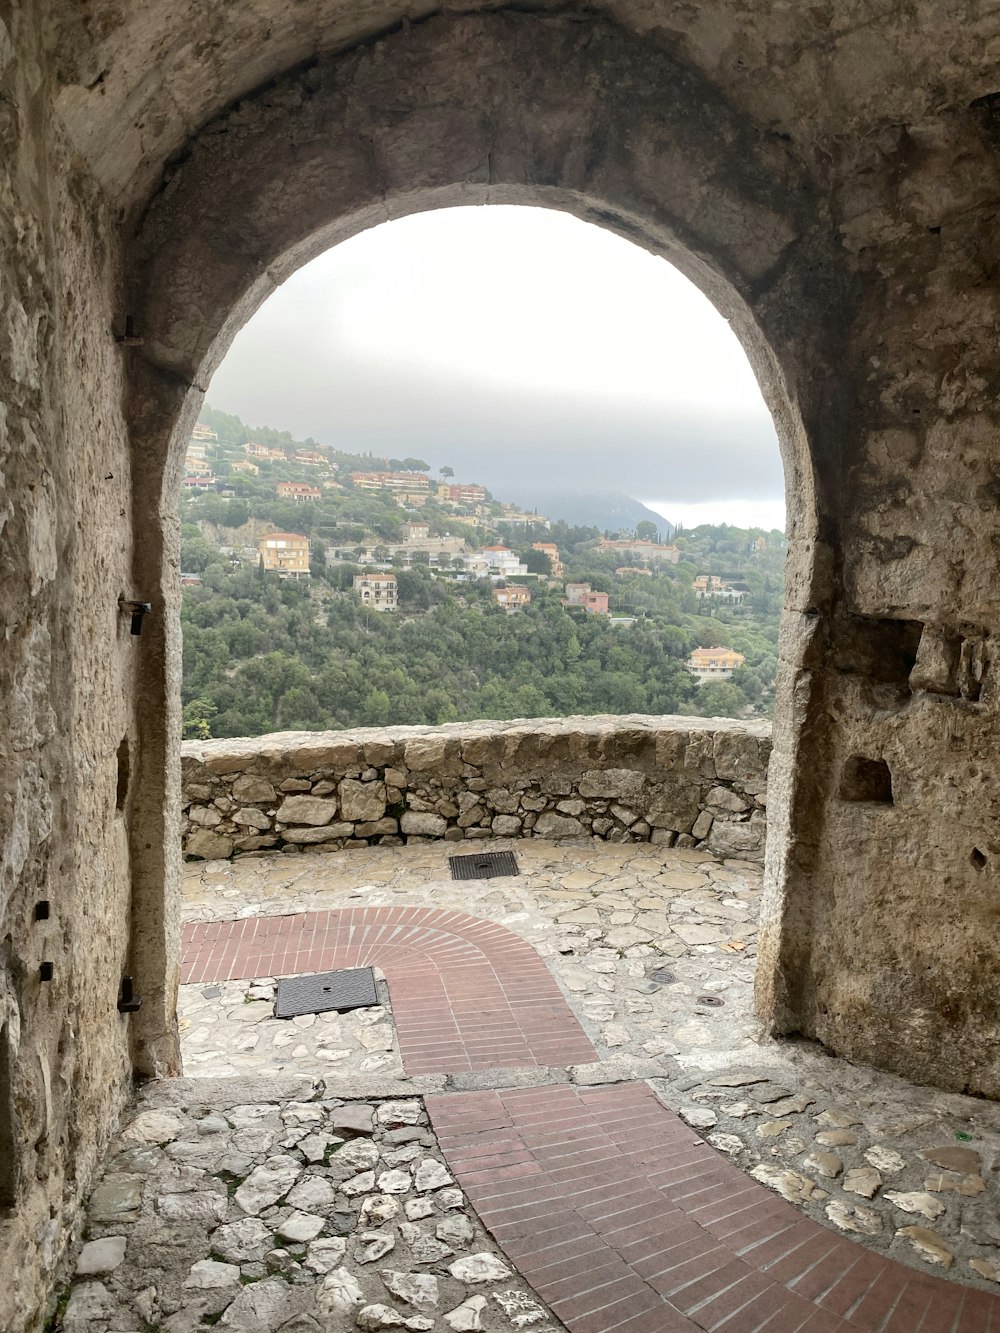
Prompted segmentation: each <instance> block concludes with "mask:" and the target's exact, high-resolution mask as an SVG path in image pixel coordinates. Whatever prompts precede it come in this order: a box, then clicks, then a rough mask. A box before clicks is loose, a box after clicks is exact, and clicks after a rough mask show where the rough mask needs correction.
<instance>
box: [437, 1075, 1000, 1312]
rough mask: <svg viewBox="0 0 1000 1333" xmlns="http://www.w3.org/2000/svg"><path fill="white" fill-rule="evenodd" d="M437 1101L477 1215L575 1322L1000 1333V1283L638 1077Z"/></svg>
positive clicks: (453, 1160) (453, 1163) (447, 1149)
mask: <svg viewBox="0 0 1000 1333" xmlns="http://www.w3.org/2000/svg"><path fill="white" fill-rule="evenodd" d="M426 1104H427V1109H428V1111H429V1113H430V1116H431V1120H432V1123H433V1125H434V1130H435V1133H436V1134H437V1135H438V1140H439V1142H440V1144H441V1148H442V1150H443V1152H444V1155H445V1158H446V1159H447V1161H448V1164H449V1166H450V1167H451V1168H452V1170H453V1171H454V1172H455V1175H456V1176H457V1177H458V1180H459V1183H460V1184H461V1185H462V1187H463V1189H464V1190H465V1191H466V1193H467V1194H468V1196H469V1198H470V1200H471V1202H472V1204H473V1206H474V1207H475V1209H476V1211H477V1212H478V1214H479V1216H480V1218H481V1219H482V1222H483V1224H484V1226H486V1227H487V1229H488V1230H489V1231H490V1232H492V1234H493V1236H494V1237H495V1238H496V1240H497V1241H498V1243H499V1244H500V1246H501V1247H502V1248H503V1249H504V1251H505V1252H506V1253H507V1255H508V1256H509V1257H510V1259H511V1261H512V1262H513V1263H514V1265H515V1266H516V1268H517V1269H518V1270H519V1271H520V1273H521V1274H522V1275H523V1276H524V1277H525V1278H526V1279H527V1280H528V1282H530V1283H531V1285H532V1286H533V1287H534V1288H535V1290H536V1291H537V1292H538V1294H539V1296H541V1297H542V1299H543V1300H545V1301H547V1302H548V1304H549V1305H550V1306H551V1307H552V1309H553V1311H554V1312H555V1313H556V1314H557V1315H558V1316H559V1318H560V1319H561V1320H562V1322H563V1323H564V1324H565V1325H566V1326H567V1327H568V1328H569V1329H571V1330H572V1333H611V1331H612V1330H614V1333H675V1330H683V1329H689V1330H694V1329H703V1330H711V1331H712V1333H758V1331H760V1333H764V1330H766V1331H767V1333H795V1331H796V1330H800V1329H801V1330H802V1333H833V1331H834V1330H838V1329H841V1330H844V1333H848V1330H860V1329H865V1330H869V1333H875V1331H876V1330H878V1333H1000V1297H996V1296H992V1295H990V1294H989V1293H987V1292H983V1291H979V1290H976V1289H974V1288H971V1287H960V1286H958V1285H956V1284H954V1283H950V1282H946V1281H943V1280H942V1279H940V1278H934V1277H930V1276H925V1275H924V1274H922V1273H918V1272H916V1271H915V1270H914V1269H912V1268H907V1267H905V1266H904V1265H902V1264H897V1263H895V1262H893V1261H892V1260H891V1259H886V1258H883V1257H882V1256H881V1255H878V1254H874V1253H872V1251H870V1250H866V1249H864V1248H863V1247H862V1246H860V1245H857V1244H855V1243H854V1242H852V1241H849V1240H845V1239H844V1238H843V1237H841V1236H839V1235H837V1234H836V1233H835V1232H833V1231H831V1230H829V1229H828V1228H827V1227H823V1226H819V1225H818V1224H817V1223H815V1222H812V1221H810V1220H809V1218H807V1217H804V1216H803V1215H802V1213H800V1212H798V1211H797V1210H796V1209H795V1208H793V1207H792V1206H791V1205H790V1204H787V1203H785V1202H784V1201H783V1200H782V1199H780V1198H778V1197H777V1196H776V1195H774V1194H772V1193H771V1191H769V1190H766V1189H764V1188H763V1187H762V1186H760V1185H758V1184H756V1183H755V1182H754V1181H752V1180H750V1179H748V1177H747V1176H745V1175H744V1174H743V1173H742V1172H741V1171H739V1170H738V1169H737V1168H736V1167H735V1166H733V1165H732V1164H731V1163H730V1162H729V1161H727V1160H726V1159H725V1158H724V1157H722V1156H720V1154H719V1153H717V1152H715V1151H714V1149H712V1148H710V1147H708V1146H707V1144H705V1143H703V1142H702V1140H701V1139H699V1138H698V1136H697V1135H696V1134H694V1133H693V1131H692V1130H690V1129H689V1128H688V1127H687V1126H686V1125H685V1124H684V1122H683V1121H682V1120H680V1119H679V1118H678V1117H677V1116H675V1115H674V1114H673V1113H672V1112H671V1111H669V1110H667V1108H666V1107H664V1106H663V1105H662V1104H661V1103H660V1102H659V1101H658V1100H657V1098H656V1096H655V1095H654V1093H653V1092H652V1091H651V1089H650V1088H648V1087H647V1086H646V1085H645V1084H644V1083H628V1084H617V1085H615V1086H613V1087H607V1088H592V1089H584V1088H574V1087H570V1086H568V1085H562V1086H559V1087H548V1088H522V1089H517V1090H511V1091H498V1092H469V1093H452V1094H451V1095H444V1096H434V1097H428V1098H426ZM991 1318H992V1323H991Z"/></svg>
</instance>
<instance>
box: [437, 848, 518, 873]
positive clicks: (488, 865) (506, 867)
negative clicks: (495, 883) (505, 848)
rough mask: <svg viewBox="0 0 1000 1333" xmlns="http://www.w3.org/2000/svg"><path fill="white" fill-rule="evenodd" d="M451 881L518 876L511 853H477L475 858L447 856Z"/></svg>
mask: <svg viewBox="0 0 1000 1333" xmlns="http://www.w3.org/2000/svg"><path fill="white" fill-rule="evenodd" d="M448 864H449V865H450V866H451V877H452V879H494V878H495V877H496V876H497V875H516V874H518V869H517V860H516V859H515V857H514V853H513V852H477V854H476V855H475V856H449V858H448Z"/></svg>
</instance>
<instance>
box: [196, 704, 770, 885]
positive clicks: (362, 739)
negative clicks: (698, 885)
mask: <svg viewBox="0 0 1000 1333" xmlns="http://www.w3.org/2000/svg"><path fill="white" fill-rule="evenodd" d="M770 749H771V746H770V726H769V724H767V723H763V722H758V723H751V724H744V723H738V722H730V721H727V720H725V719H720V718H707V719H705V718H680V717H640V716H631V717H573V718H556V719H546V720H541V719H538V720H535V719H533V720H528V721H520V722H478V723H455V724H452V725H450V726H446V727H439V728H428V727H389V728H367V729H364V730H359V731H328V732H317V733H311V732H281V733H278V734H276V735H271V736H260V737H257V738H249V739H246V740H242V739H241V740H222V741H204V742H196V741H191V742H187V743H186V744H185V745H184V746H183V748H182V752H183V759H182V765H183V792H182V798H183V805H184V810H185V819H184V826H183V839H184V852H185V855H187V856H194V857H203V858H213V857H220V858H221V857H229V856H233V855H241V854H242V855H247V854H254V853H257V854H259V853H264V852H271V851H275V850H280V851H282V852H325V851H334V850H336V849H338V848H341V847H358V846H366V845H368V844H372V843H390V844H392V843H401V842H410V841H414V840H423V839H426V838H444V839H446V840H447V841H448V842H455V843H461V842H466V841H475V840H479V839H483V838H493V837H518V838H520V837H532V836H534V837H545V838H581V837H596V838H600V839H603V840H605V841H608V842H653V843H659V844H661V845H665V846H668V847H669V846H672V845H673V844H674V843H677V844H678V845H679V846H682V847H696V846H707V847H709V848H711V849H712V851H715V852H718V853H720V854H721V855H724V856H734V857H740V858H746V859H753V860H758V859H760V858H761V856H762V855H763V847H764V830H765V805H766V800H767V797H766V783H767V763H768V757H769V755H770Z"/></svg>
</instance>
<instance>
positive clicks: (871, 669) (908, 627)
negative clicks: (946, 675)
mask: <svg viewBox="0 0 1000 1333" xmlns="http://www.w3.org/2000/svg"><path fill="white" fill-rule="evenodd" d="M845 628H846V633H845V634H844V636H843V638H842V640H841V642H840V643H839V644H838V645H837V649H836V652H835V655H834V666H835V667H836V669H837V670H838V671H841V672H844V673H849V674H855V675H859V676H867V677H868V679H869V680H873V681H877V682H879V683H880V684H884V685H907V684H908V683H909V679H910V673H911V672H912V670H913V668H914V666H915V665H916V662H917V652H918V649H919V646H920V639H921V634H922V633H923V628H924V626H923V623H922V622H921V621H919V620H882V619H879V618H878V617H875V616H849V617H848V618H847V623H846V626H845Z"/></svg>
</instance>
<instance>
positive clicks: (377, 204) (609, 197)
mask: <svg viewBox="0 0 1000 1333" xmlns="http://www.w3.org/2000/svg"><path fill="white" fill-rule="evenodd" d="M817 197H818V196H817V194H816V192H815V190H814V189H813V186H812V184H811V181H810V177H809V173H808V171H807V169H806V167H805V165H804V164H803V163H802V162H801V161H799V160H798V159H797V158H796V156H795V154H794V153H793V151H792V149H791V147H790V145H789V143H788V142H787V141H786V140H785V139H784V138H782V137H781V136H777V135H774V136H769V135H761V134H760V132H759V131H758V130H757V129H756V128H755V127H753V126H752V125H750V124H748V123H747V122H746V121H745V120H744V119H743V118H741V117H740V115H738V114H737V113H736V111H735V110H734V109H733V108H732V106H730V104H729V103H728V102H727V101H726V99H725V98H724V96H723V95H722V94H721V93H720V91H719V90H718V88H716V87H714V86H713V85H711V84H710V83H708V82H707V81H706V80H705V79H704V78H703V76H702V75H701V74H699V73H698V72H697V71H696V70H694V69H693V68H691V67H689V66H686V65H684V64H683V63H681V62H680V61H679V60H678V59H677V57H676V56H675V55H673V54H671V52H670V51H669V50H668V48H667V47H666V46H665V45H659V44H657V43H655V42H653V41H651V40H650V39H649V38H648V37H647V38H639V37H637V36H635V35H634V34H630V33H628V32H627V31H626V30H624V29H622V28H619V27H617V26H615V25H614V24H612V23H611V22H608V21H604V20H598V19H595V18H593V17H588V18H587V19H586V21H585V22H580V21H578V19H577V18H576V17H575V16H574V15H572V14H558V15H548V16H539V15H529V14H517V13H510V12H503V13H497V14H492V15H486V16H483V15H478V16H465V17H435V18H432V19H429V20H427V21H425V22H423V23H420V24H417V25H413V26H408V25H407V26H404V27H402V28H400V29H399V30H397V31H395V32H394V33H392V34H391V35H389V36H387V37H384V38H382V39H381V40H378V41H376V42H373V43H369V44H365V45H362V46H359V47H358V48H356V49H354V50H351V51H349V52H346V53H343V54H339V55H335V56H330V57H327V58H321V59H318V60H316V61H314V62H311V63H310V64H308V65H307V66H306V67H303V68H299V69H297V70H294V71H291V72H289V73H288V74H287V75H286V76H284V77H282V78H280V79H278V80H276V81H274V82H272V83H270V84H268V85H266V86H265V87H263V88H261V89H260V90H258V91H257V92H256V93H254V94H252V95H250V96H247V97H245V98H243V99H241V100H240V101H239V102H237V103H235V104H233V105H232V106H231V107H229V108H228V109H227V110H226V111H225V112H224V113H223V114H221V115H220V116H219V117H217V118H216V119H215V120H213V121H212V122H210V123H209V124H208V125H206V126H204V127H203V128H202V130H201V131H200V132H199V133H198V134H196V135H195V136H194V138H193V139H192V140H191V141H190V142H189V144H188V145H187V147H186V149H185V150H184V152H183V154H182V156H181V157H179V158H178V159H177V160H176V161H175V162H174V163H173V165H172V166H171V167H170V169H169V170H168V172H167V173H166V175H165V178H164V180H163V182H162V184H161V186H160V188H159V190H158V191H157V192H156V194H155V195H154V196H153V197H152V198H151V199H150V200H149V202H148V206H147V207H146V209H145V211H144V212H143V214H142V216H141V218H140V219H139V221H138V223H137V225H136V230H135V233H134V236H133V239H132V243H131V250H130V264H129V298H128V309H129V310H130V312H131V313H132V315H133V318H134V323H135V328H136V330H137V332H138V333H139V335H140V336H141V337H142V339H143V343H142V346H141V348H140V347H137V348H135V349H134V351H133V352H132V361H131V376H130V397H129V410H130V417H131V430H132V447H133V458H134V464H133V488H134V496H135V521H136V530H137V531H140V532H143V533H145V534H146V540H145V541H144V542H143V543H140V544H139V545H138V546H137V549H136V556H135V571H134V573H135V584H136V587H137V588H141V589H143V590H144V591H143V596H144V597H147V598H150V599H152V600H153V601H154V602H155V603H156V604H157V605H159V606H161V607H162V608H163V611H164V614H163V615H162V616H161V617H158V618H157V619H156V621H155V623H153V624H151V626H150V631H149V632H150V634H151V638H152V639H153V642H151V643H150V644H149V646H148V648H147V650H146V654H145V657H144V669H145V672H146V680H145V690H144V692H145V696H146V698H147V701H148V702H149V703H150V708H149V710H148V715H147V717H146V718H145V720H144V721H143V722H142V723H141V726H142V727H143V729H144V735H143V737H142V738H141V740H140V745H139V756H140V757H139V764H138V772H137V774H136V778H135V783H134V797H133V800H134V802H135V805H134V807H133V808H134V810H136V813H137V818H136V823H137V826H140V827H141V828H142V829H143V836H142V840H141V843H134V844H133V853H134V856H135V858H136V864H137V876H138V882H139V883H140V884H142V885H143V886H144V888H143V891H142V897H143V898H144V899H145V900H146V901H147V905H146V908H145V909H144V910H143V911H142V912H141V913H139V914H138V919H139V921H140V923H141V924H140V925H139V926H138V927H137V929H138V931H139V937H138V939H137V940H136V942H135V948H136V952H137V954H138V960H137V962H136V965H135V966H136V971H137V972H139V973H142V974H144V975H146V976H157V977H162V978H163V987H162V990H158V992H157V998H156V1002H155V1003H154V1004H147V1007H146V1008H145V1010H144V1013H143V1015H142V1017H141V1021H140V1023H137V1024H136V1037H137V1042H138V1053H137V1055H138V1065H139V1067H140V1069H141V1068H153V1067H159V1068H162V1067H164V1064H165V1062H166V1063H169V1062H170V1059H172V1058H175V1057H174V1056H171V1057H163V1058H157V1057H155V1052H156V1051H157V1049H158V1046H159V1045H160V1044H162V1043H163V1042H166V1043H167V1045H168V1046H169V1045H170V1042H171V1040H172V1039H171V1038H170V1037H169V1030H170V1023H171V1010H170V996H171V994H172V993H173V989H174V986H175V983H176V975H177V974H176V957H177V951H176V938H177V924H176V921H175V920H173V918H172V912H173V910H174V909H173V907H172V905H171V895H170V894H169V893H168V892H166V887H167V884H168V883H169V881H170V879H171V876H172V875H173V874H174V873H175V872H176V865H175V864H174V863H173V862H172V859H171V858H174V857H176V856H177V855H178V853H177V852H176V851H175V849H174V846H173V843H174V841H175V839H174V838H173V830H174V829H175V827H176V819H175V816H176V814H177V808H176V801H177V796H176V793H175V791H174V788H173V783H172V780H171V772H172V770H173V769H174V768H175V767H176V747H177V743H178V742H177V739H176V738H177V737H178V736H179V734H180V727H179V722H178V718H177V717H176V716H175V713H176V711H177V710H178V707H179V705H178V700H179V688H178V678H179V642H178V640H179V634H178V629H177V599H178V594H177V590H176V587H175V582H176V581H175V579H174V578H173V569H175V568H176V561H177V554H176V553H177V534H176V531H175V528H176V523H175V520H174V519H173V517H172V509H173V496H174V495H175V494H176V488H177V484H178V481H179V477H178V468H179V463H180V455H181V452H182V450H181V445H182V442H183V440H184V438H185V437H186V433H187V431H188V429H189V427H190V425H191V424H192V422H193V420H194V415H195V413H196V411H197V409H198V406H199V405H200V401H201V396H202V394H203V392H204V388H205V385H206V384H207V382H208V379H209V378H210V375H211V372H212V370H213V369H214V367H215V365H216V364H218V362H219V361H220V360H221V358H222V356H223V355H224V353H225V350H226V348H227V347H228V345H229V342H230V341H231V339H232V337H233V336H234V334H235V332H236V331H237V330H238V328H239V327H240V326H241V325H242V324H243V323H244V322H245V320H246V319H247V318H248V317H249V315H250V314H251V313H252V312H253V310H255V309H256V308H257V306H258V305H259V304H260V303H261V302H262V301H263V300H264V299H265V298H266V296H267V295H268V294H269V293H270V291H272V290H273V289H274V288H275V287H276V286H277V285H278V284H280V282H281V281H283V280H284V278H285V277H287V276H288V275H289V274H290V273H291V272H292V271H294V270H295V269H296V268H297V267H299V266H300V265H302V264H303V263H305V262H306V261H307V260H309V259H310V258H312V257H314V256H315V255H317V254H318V253H320V252H322V251H323V250H325V249H328V248H329V247H330V246H331V245H333V244H336V243H337V242H338V241H340V240H343V239H345V238H346V237H348V236H350V235H352V234H354V233H356V232H358V231H360V230H362V229H364V228H365V227H368V226H371V225H373V224H375V223H377V222H380V221H383V220H387V219H390V218H393V217H399V216H402V215H404V214H406V213H411V212H416V211H420V210H425V209H429V208H435V207H442V206H448V205H452V204H458V203H462V204H468V203H492V202H499V203H531V204H541V205H544V206H547V207H553V208H560V209H563V210H566V211H569V212H572V213H574V214H575V215H576V216H578V217H580V218H581V219H583V220H585V221H591V222H595V223H598V224H599V225H601V226H605V227H608V228H610V229H611V230H614V231H616V232H617V233H619V234H621V235H623V236H625V237H627V238H630V239H632V240H634V241H637V242H638V243H639V244H641V245H643V246H644V247H645V248H647V249H649V250H651V251H653V252H655V253H658V254H660V255H662V256H664V257H666V258H668V259H669V260H670V261H671V262H673V263H674V264H675V265H676V266H677V267H678V268H680V269H681V270H682V271H683V272H685V273H686V274H687V275H688V276H689V277H691V278H692V279H693V280H694V281H695V282H696V283H697V285H698V286H699V287H700V288H701V289H702V290H703V291H704V292H705V293H706V294H707V295H708V296H709V298H710V299H711V300H712V301H713V302H714V303H715V304H716V306H717V308H719V309H720V310H721V311H722V312H723V313H724V314H725V315H726V316H727V318H729V319H730V321H731V323H732V324H733V327H734V329H735V331H736V332H737V334H738V336H739V337H740V339H741V341H742V343H743V346H744V348H745V349H746V351H747V354H748V356H749V358H750V360H751V364H752V365H753V368H754V370H755V372H756V374H757V376H758V380H759V382H760V384H761V387H762V390H763V392H764V395H765V398H766V400H767V402H768V404H769V406H770V408H771V411H772V414H773V416H774V418H775V422H776V425H777V429H778V435H779V440H780V442H781V447H782V453H783V458H784V464H785V473H786V489H787V493H788V497H789V511H790V516H791V524H790V538H791V556H790V562H789V580H788V596H787V606H788V608H789V611H788V614H789V615H794V614H797V613H799V614H800V613H807V619H808V617H811V616H813V615H814V614H815V612H816V610H817V608H818V607H819V605H820V603H821V601H822V599H823V597H824V595H826V594H825V593H824V590H823V576H824V574H825V571H826V568H827V564H828V562H827V561H826V560H825V559H823V558H822V553H823V551H824V549H825V545H824V540H825V535H826V529H827V528H828V522H827V518H826V515H827V513H828V511H829V509H830V503H831V502H830V500H829V499H824V495H823V491H822V487H823V485H824V484H825V482H824V477H825V474H824V472H823V470H822V469H819V468H817V467H816V466H815V462H816V460H817V459H818V458H820V457H821V456H822V455H823V454H824V453H828V454H830V455H832V456H836V452H837V434H836V433H837V430H838V426H839V422H840V420H841V418H842V415H843V413H842V410H840V409H838V405H837V403H836V402H835V401H834V399H835V393H834V390H833V388H832V387H831V386H832V385H833V384H834V382H835V376H834V375H833V374H832V373H831V371H832V368H833V367H835V366H836V365H837V363H838V357H839V354H840V353H839V347H838V338H839V337H840V336H841V335H842V333H843V331H844V329H845V327H846V324H847V321H845V320H843V319H841V320H836V321H835V320H831V319H830V318H828V317H826V316H827V313H828V311H829V308H830V307H831V305H838V304H839V305H843V306H845V307H847V306H849V304H850V299H851V287H850V279H849V277H848V276H847V271H846V269H845V268H844V267H842V266H838V263H837V261H836V252H835V248H834V246H833V244H832V241H831V237H830V232H829V228H828V226H827V224H826V221H825V219H824V217H823V215H822V212H821V211H820V210H819V209H818V208H817V206H816V205H815V202H814V201H815V199H816V198H817ZM786 641H787V642H788V643H789V644H791V645H793V650H792V654H791V657H790V658H789V660H788V662H786V664H785V667H784V671H785V676H786V681H787V679H788V678H789V676H790V674H791V673H794V672H795V670H796V669H797V667H798V665H799V663H800V661H801V658H802V654H803V653H804V652H805V650H806V645H807V644H808V641H809V636H808V633H806V632H796V631H795V630H794V629H793V630H791V631H790V632H789V631H788V629H787V627H786ZM784 697H785V700H786V708H785V713H784V715H783V717H782V718H780V719H779V724H778V727H777V736H776V753H777V755H778V760H777V762H778V763H779V764H781V765H783V766H784V769H785V772H786V775H788V780H786V781H784V782H782V783H781V784H779V786H778V789H777V792H776V798H775V800H774V801H773V802H772V806H771V810H770V820H771V826H772V861H771V877H772V881H773V882H774V884H775V885H776V886H780V884H781V882H782V880H783V878H784V874H785V861H784V853H783V851H782V848H783V847H784V845H785V842H786V839H785V836H784V831H785V830H787V828H788V825H789V822H790V819H791V810H792V806H793V803H794V801H795V799H796V781H795V777H796V773H797V771H798V766H799V765H800V763H801V756H800V753H799V750H800V747H799V736H800V732H801V730H802V726H803V723H804V720H805V718H806V717H807V715H808V708H809V703H808V698H803V697H801V696H799V697H797V698H796V701H795V712H794V713H793V711H792V695H791V690H790V688H789V686H788V685H787V684H786V685H785V686H784ZM165 792H166V797H165V796H164V793H165ZM765 1007H773V1005H772V1002H771V1001H770V1000H766V1001H765Z"/></svg>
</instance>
